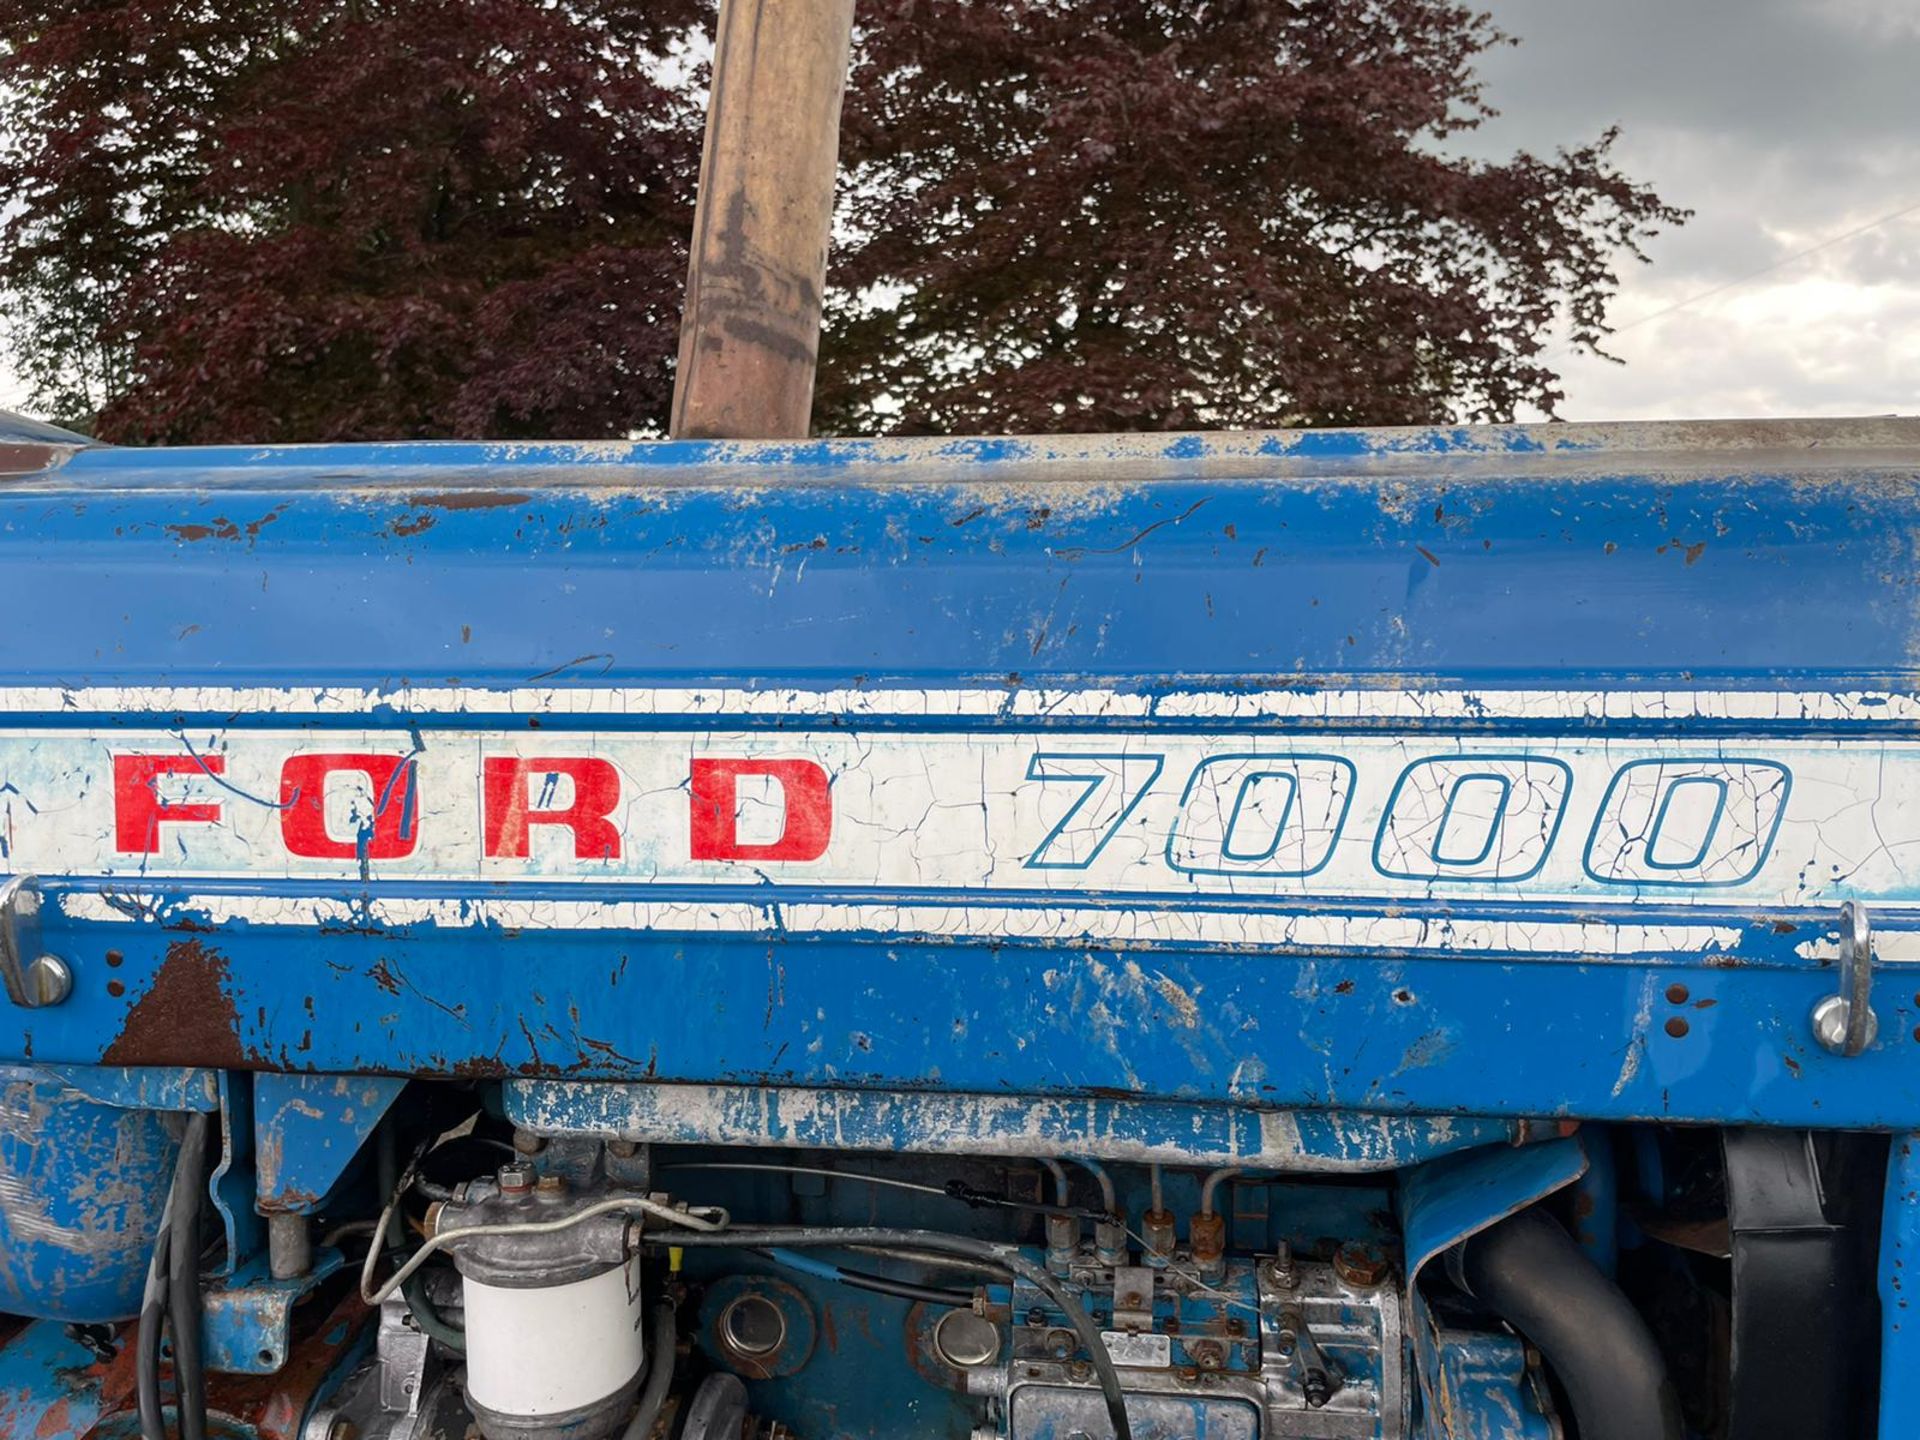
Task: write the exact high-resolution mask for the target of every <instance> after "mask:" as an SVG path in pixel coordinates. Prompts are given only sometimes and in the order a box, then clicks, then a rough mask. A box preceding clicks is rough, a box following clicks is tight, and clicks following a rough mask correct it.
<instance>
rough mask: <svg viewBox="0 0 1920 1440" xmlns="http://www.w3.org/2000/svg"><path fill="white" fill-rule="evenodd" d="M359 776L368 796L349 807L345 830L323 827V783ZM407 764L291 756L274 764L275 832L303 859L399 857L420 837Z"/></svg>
mask: <svg viewBox="0 0 1920 1440" xmlns="http://www.w3.org/2000/svg"><path fill="white" fill-rule="evenodd" d="M335 775H348V776H364V777H365V778H366V781H367V784H368V787H369V790H370V797H369V803H368V804H367V805H364V806H362V805H360V804H357V803H356V805H355V807H354V811H353V819H354V820H355V821H356V822H357V823H356V824H355V826H354V829H353V831H352V833H351V834H348V835H335V834H333V832H332V831H330V830H329V829H328V828H327V782H328V780H329V778H330V777H332V776H335ZM418 815H419V810H418V802H417V799H416V797H415V795H414V773H413V762H412V759H411V758H410V757H409V756H405V755H295V756H293V757H291V758H290V759H288V760H287V762H286V763H285V764H284V765H282V766H281V767H280V836H281V839H282V840H283V841H285V843H286V847H287V853H288V854H290V855H299V856H301V857H303V858H305V859H308V860H353V859H356V858H359V857H361V856H364V857H365V858H366V859H368V860H402V859H405V858H406V857H407V856H409V855H411V854H412V853H413V848H414V846H415V845H417V844H418V843H419V841H420V825H419V820H418Z"/></svg>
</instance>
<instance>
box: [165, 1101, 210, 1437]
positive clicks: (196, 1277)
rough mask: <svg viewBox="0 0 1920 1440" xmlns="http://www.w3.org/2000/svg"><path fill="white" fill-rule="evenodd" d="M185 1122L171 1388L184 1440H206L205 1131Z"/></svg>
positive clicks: (205, 1119)
mask: <svg viewBox="0 0 1920 1440" xmlns="http://www.w3.org/2000/svg"><path fill="white" fill-rule="evenodd" d="M211 1124H212V1120H211V1118H210V1117H209V1116H207V1115H205V1114H197V1115H195V1116H194V1117H193V1118H192V1119H190V1120H189V1121H188V1122H187V1135H186V1139H185V1141H184V1142H183V1143H182V1144H181V1146H180V1161H179V1168H178V1171H177V1178H176V1179H175V1181H174V1186H173V1238H172V1250H171V1253H170V1255H169V1256H168V1264H167V1321H168V1325H169V1327H170V1328H171V1329H172V1331H173V1388H174V1397H175V1398H174V1403H175V1405H176V1406H177V1407H178V1414H179V1425H180V1440H207V1372H206V1366H205V1364H204V1363H203V1361H202V1358H201V1334H200V1329H201V1303H200V1216H201V1213H202V1208H203V1206H204V1203H205V1201H206V1196H207V1131H208V1129H209V1127H210V1126H211Z"/></svg>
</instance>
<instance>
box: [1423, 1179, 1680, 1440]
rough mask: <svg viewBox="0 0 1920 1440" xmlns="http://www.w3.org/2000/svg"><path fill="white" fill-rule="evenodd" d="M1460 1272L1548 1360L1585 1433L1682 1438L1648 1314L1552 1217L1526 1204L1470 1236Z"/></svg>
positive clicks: (1609, 1438) (1637, 1439) (1585, 1439)
mask: <svg viewBox="0 0 1920 1440" xmlns="http://www.w3.org/2000/svg"><path fill="white" fill-rule="evenodd" d="M1457 1273H1458V1278H1459V1279H1460V1280H1461V1281H1462V1283H1464V1284H1465V1286H1466V1288H1467V1289H1468V1290H1469V1291H1470V1292H1472V1294H1474V1295H1475V1296H1477V1297H1478V1298H1479V1299H1480V1300H1482V1301H1484V1302H1485V1303H1486V1304H1487V1306H1488V1307H1489V1308H1491V1309H1492V1310H1493V1311H1494V1313H1495V1314H1497V1315H1499V1316H1500V1318H1501V1319H1503V1320H1505V1321H1506V1322H1507V1323H1508V1324H1510V1325H1512V1326H1513V1328H1514V1329H1515V1330H1518V1331H1519V1332H1520V1334H1521V1335H1522V1336H1524V1337H1525V1338H1526V1339H1527V1340H1528V1341H1530V1342H1531V1343H1532V1344H1533V1345H1534V1346H1535V1347H1536V1348H1538V1350H1539V1351H1540V1353H1541V1355H1542V1356H1543V1357H1544V1358H1545V1359H1546V1362H1547V1366H1548V1368H1549V1369H1550V1370H1552V1371H1553V1373H1554V1375H1555V1376H1557V1377H1558V1378H1559V1381H1560V1383H1561V1385H1562V1386H1563V1387H1564V1388H1565V1389H1566V1392H1567V1400H1568V1403H1569V1404H1570V1405H1571V1407H1572V1409H1573V1421H1574V1428H1575V1429H1576V1431H1577V1432H1578V1433H1579V1436H1580V1440H1681V1433H1682V1432H1681V1427H1680V1406H1679V1401H1678V1398H1677V1397H1676V1396H1675V1394H1674V1390H1673V1386H1672V1384H1671V1383H1670V1382H1669V1380H1668V1378H1667V1362H1666V1360H1665V1358H1664V1357H1662V1355H1661V1354H1660V1349H1659V1347H1658V1346H1657V1345H1655V1344H1654V1340H1653V1333H1652V1331H1650V1330H1649V1329H1648V1328H1647V1322H1646V1321H1645V1320H1643V1319H1642V1318H1641V1317H1640V1312H1639V1311H1637V1310H1635V1309H1634V1308H1633V1305H1632V1303H1631V1302H1630V1301H1628V1299H1627V1297H1626V1296H1625V1295H1624V1294H1623V1293H1622V1292H1621V1290H1620V1287H1619V1286H1618V1285H1615V1284H1614V1283H1613V1282H1612V1281H1611V1280H1609V1279H1607V1277H1606V1276H1604V1275H1602V1274H1601V1273H1600V1271H1599V1269H1598V1268H1597V1267H1596V1266H1595V1265H1594V1263H1593V1261H1592V1260H1590V1259H1589V1258H1588V1257H1587V1255H1586V1254H1585V1252H1583V1251H1582V1250H1581V1249H1580V1247H1579V1246H1578V1245H1577V1244H1575V1243H1574V1240H1573V1237H1572V1236H1570V1235H1568V1234H1567V1232H1566V1231H1565V1230H1563V1229H1561V1228H1560V1226H1559V1224H1558V1222H1556V1221H1555V1220H1554V1219H1553V1217H1552V1216H1550V1215H1548V1214H1547V1213H1546V1212H1544V1211H1542V1210H1538V1209H1533V1210H1523V1211H1521V1212H1520V1213H1519V1214H1518V1215H1514V1216H1511V1217H1509V1218H1508V1219H1505V1220H1502V1221H1501V1222H1500V1223H1499V1224H1497V1225H1495V1226H1493V1227H1492V1228H1491V1229H1488V1230H1483V1231H1481V1232H1480V1233H1479V1234H1478V1235H1475V1236H1473V1237H1472V1238H1471V1239H1469V1240H1467V1241H1466V1242H1465V1244H1464V1245H1463V1246H1462V1247H1461V1249H1460V1251H1459V1256H1458V1272H1457Z"/></svg>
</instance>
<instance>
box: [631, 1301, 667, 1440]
mask: <svg viewBox="0 0 1920 1440" xmlns="http://www.w3.org/2000/svg"><path fill="white" fill-rule="evenodd" d="M679 1343H680V1335H679V1329H678V1327H677V1326H676V1325H675V1323H674V1317H673V1302H672V1301H671V1300H661V1301H659V1302H658V1303H656V1304H655V1305H654V1307H653V1324H652V1325H650V1326H649V1327H648V1344H647V1362H648V1364H650V1365H651V1366H652V1367H653V1368H652V1369H651V1370H649V1371H647V1383H646V1387H645V1388H644V1389H643V1390H641V1392H640V1408H639V1409H637V1410H635V1411H634V1412H633V1419H631V1420H629V1421H628V1422H627V1428H626V1429H625V1430H623V1431H621V1432H620V1440H647V1437H648V1436H649V1435H651V1434H652V1433H653V1427H654V1424H655V1422H656V1421H658V1420H659V1419H660V1411H661V1408H662V1407H663V1406H665V1405H666V1403H667V1391H668V1390H670V1389H671V1388H672V1387H673V1363H674V1353H673V1349H674V1346H675V1345H677V1344H679Z"/></svg>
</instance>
